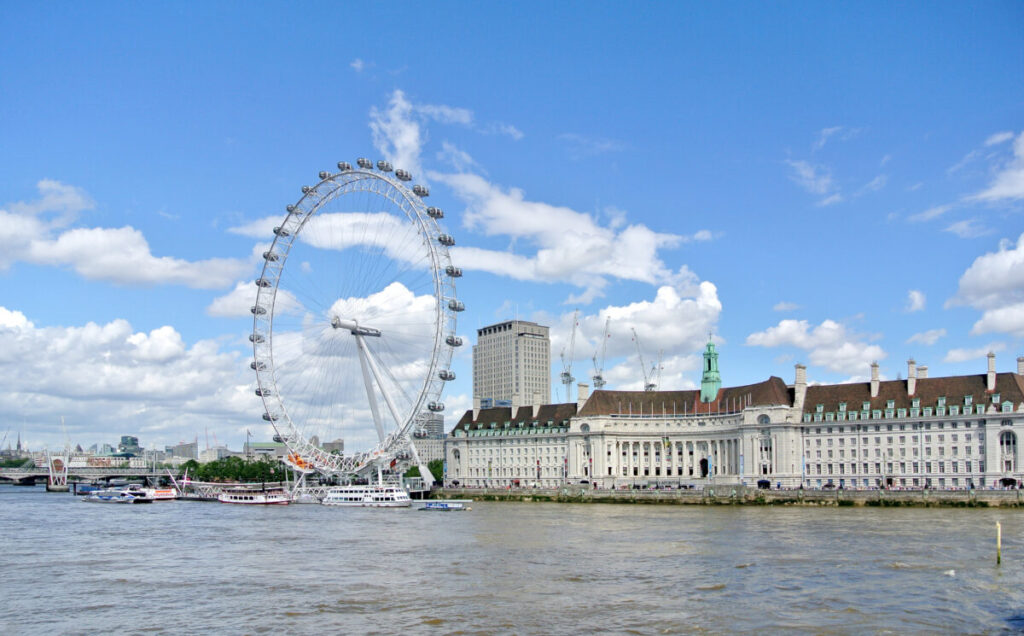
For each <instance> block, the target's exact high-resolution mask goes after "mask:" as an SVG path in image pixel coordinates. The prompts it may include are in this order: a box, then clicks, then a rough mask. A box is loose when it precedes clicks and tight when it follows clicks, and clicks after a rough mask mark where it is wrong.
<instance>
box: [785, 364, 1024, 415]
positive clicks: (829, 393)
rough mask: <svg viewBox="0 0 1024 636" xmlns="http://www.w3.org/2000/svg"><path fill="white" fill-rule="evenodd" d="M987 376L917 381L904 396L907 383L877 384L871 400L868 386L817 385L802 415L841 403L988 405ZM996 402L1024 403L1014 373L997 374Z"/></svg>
mask: <svg viewBox="0 0 1024 636" xmlns="http://www.w3.org/2000/svg"><path fill="white" fill-rule="evenodd" d="M987 382H988V377H987V374H985V373H981V374H977V375H958V376H947V377H940V378H918V379H917V384H916V387H915V391H914V395H909V394H908V393H907V380H886V381H884V382H879V383H878V396H877V397H875V398H872V397H871V383H870V382H858V383H855V384H820V385H812V386H808V387H807V397H806V398H805V399H804V412H805V413H813V412H814V411H816V410H817V407H818V405H819V404H821V405H822V406H823V409H822V410H823V411H825V412H830V411H838V410H839V404H840V403H841V402H845V403H846V408H847V410H850V411H859V410H861V406H862V405H863V403H864V402H870V403H871V407H870V408H871V409H872V410H874V409H886V408H889V406H888V403H889V401H890V400H892V402H893V406H892V408H897V409H904V408H911V406H912V399H913V398H920V400H921V403H920V405H921V407H927V406H932V407H934V406H937V404H938V401H939V398H940V397H945V398H946V405H947V406H952V405H961V406H962V405H963V404H964V397H965V396H968V395H969V396H971V398H972V402H973V404H985V405H988V404H989V403H990V402H991V400H992V395H991V394H989V393H988V391H986V387H987ZM995 393H998V394H999V401H1000V403H1002V402H1006V401H1009V402H1013V403H1014V404H1020V403H1021V402H1024V376H1020V375H1018V374H1016V373H997V374H996V390H995Z"/></svg>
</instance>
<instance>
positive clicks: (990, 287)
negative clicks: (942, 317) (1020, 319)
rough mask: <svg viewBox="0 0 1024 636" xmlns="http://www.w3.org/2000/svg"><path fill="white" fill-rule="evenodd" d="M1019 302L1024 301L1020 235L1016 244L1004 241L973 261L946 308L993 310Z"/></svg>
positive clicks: (1023, 245)
mask: <svg viewBox="0 0 1024 636" xmlns="http://www.w3.org/2000/svg"><path fill="white" fill-rule="evenodd" d="M1019 302H1024V234H1021V235H1020V237H1018V239H1017V244H1016V245H1013V244H1012V243H1011V242H1009V241H1005V240H1004V241H1001V242H1000V244H999V250H998V251H997V252H990V253H988V254H983V255H982V256H979V257H978V258H976V259H975V260H974V262H973V263H972V264H971V266H970V267H968V268H967V271H965V272H964V274H963V276H961V277H960V287H959V289H958V290H957V294H956V296H955V297H953V298H952V299H951V300H950V301H949V302H948V303H947V305H970V306H972V307H975V308H977V309H996V308H999V307H1003V306H1007V305H1012V304H1016V303H1019Z"/></svg>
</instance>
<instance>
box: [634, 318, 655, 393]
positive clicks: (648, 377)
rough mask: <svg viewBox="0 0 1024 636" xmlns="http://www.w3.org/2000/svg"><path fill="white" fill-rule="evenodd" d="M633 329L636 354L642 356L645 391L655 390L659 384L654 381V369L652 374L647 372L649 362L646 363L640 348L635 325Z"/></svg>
mask: <svg viewBox="0 0 1024 636" xmlns="http://www.w3.org/2000/svg"><path fill="white" fill-rule="evenodd" d="M632 329H633V342H635V343H636V355H637V356H639V358H640V372H641V373H643V374H644V391H653V390H654V389H656V388H658V385H657V384H655V383H654V382H653V381H652V380H653V379H654V378H653V373H654V369H653V368H652V369H651V373H650V374H648V373H647V364H646V363H644V354H643V352H642V351H641V350H640V336H638V335H637V334H636V327H633V328H632ZM658 366H661V364H660V363H659V364H658Z"/></svg>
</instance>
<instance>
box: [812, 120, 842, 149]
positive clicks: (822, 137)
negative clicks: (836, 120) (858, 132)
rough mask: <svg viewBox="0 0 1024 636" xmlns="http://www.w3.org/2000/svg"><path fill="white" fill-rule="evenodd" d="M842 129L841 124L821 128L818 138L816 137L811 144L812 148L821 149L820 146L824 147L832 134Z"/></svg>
mask: <svg viewBox="0 0 1024 636" xmlns="http://www.w3.org/2000/svg"><path fill="white" fill-rule="evenodd" d="M842 130H843V127H842V126H832V127H830V128H822V129H821V132H819V133H818V139H817V141H815V142H814V145H813V146H812V148H813V149H814V150H821V149H822V148H824V147H825V144H826V143H828V140H829V138H830V137H832V136H833V135H835V134H837V133H839V132H842Z"/></svg>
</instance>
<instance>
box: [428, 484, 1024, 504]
mask: <svg viewBox="0 0 1024 636" xmlns="http://www.w3.org/2000/svg"><path fill="white" fill-rule="evenodd" d="M430 498H431V499H446V498H461V499H473V500H476V501H518V502H539V503H585V504H646V505H697V506H721V505H726V506H729V505H732V506H808V507H873V508H889V507H892V508H904V507H906V508H937V507H945V508H1024V491H1022V490H761V489H758V488H752V487H750V486H732V485H722V486H717V487H708V488H705V489H704V490H593V489H590V488H587V487H585V486H579V485H571V486H566V487H564V488H519V489H511V490H508V489H499V488H442V489H438V490H435V491H434V492H432V493H431V495H430Z"/></svg>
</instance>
